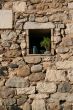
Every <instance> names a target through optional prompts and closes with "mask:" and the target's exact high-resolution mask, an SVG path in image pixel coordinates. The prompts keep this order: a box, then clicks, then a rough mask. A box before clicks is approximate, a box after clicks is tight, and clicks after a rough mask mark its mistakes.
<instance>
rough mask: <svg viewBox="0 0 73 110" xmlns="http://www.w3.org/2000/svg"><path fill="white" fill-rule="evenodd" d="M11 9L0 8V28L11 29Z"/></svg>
mask: <svg viewBox="0 0 73 110" xmlns="http://www.w3.org/2000/svg"><path fill="white" fill-rule="evenodd" d="M12 24H13V23H12V10H0V29H12Z"/></svg>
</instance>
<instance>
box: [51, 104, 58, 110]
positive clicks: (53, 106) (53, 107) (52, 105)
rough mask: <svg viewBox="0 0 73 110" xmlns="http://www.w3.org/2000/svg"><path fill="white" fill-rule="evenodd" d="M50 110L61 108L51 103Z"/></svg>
mask: <svg viewBox="0 0 73 110" xmlns="http://www.w3.org/2000/svg"><path fill="white" fill-rule="evenodd" d="M49 109H50V110H60V106H59V104H58V103H51V104H49Z"/></svg>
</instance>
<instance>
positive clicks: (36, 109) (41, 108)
mask: <svg viewBox="0 0 73 110" xmlns="http://www.w3.org/2000/svg"><path fill="white" fill-rule="evenodd" d="M32 110H46V108H45V102H44V100H43V99H40V100H34V101H33V103H32Z"/></svg>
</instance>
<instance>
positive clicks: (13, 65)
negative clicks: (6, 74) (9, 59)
mask: <svg viewBox="0 0 73 110" xmlns="http://www.w3.org/2000/svg"><path fill="white" fill-rule="evenodd" d="M9 67H10V68H18V65H17V64H13V63H11V64H10V65H9Z"/></svg>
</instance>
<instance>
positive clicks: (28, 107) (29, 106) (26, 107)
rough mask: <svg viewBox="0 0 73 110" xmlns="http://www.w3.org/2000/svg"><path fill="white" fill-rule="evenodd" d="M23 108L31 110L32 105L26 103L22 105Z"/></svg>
mask: <svg viewBox="0 0 73 110" xmlns="http://www.w3.org/2000/svg"><path fill="white" fill-rule="evenodd" d="M21 108H22V109H23V110H31V105H30V104H29V103H27V102H25V104H24V105H22V106H21Z"/></svg>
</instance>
